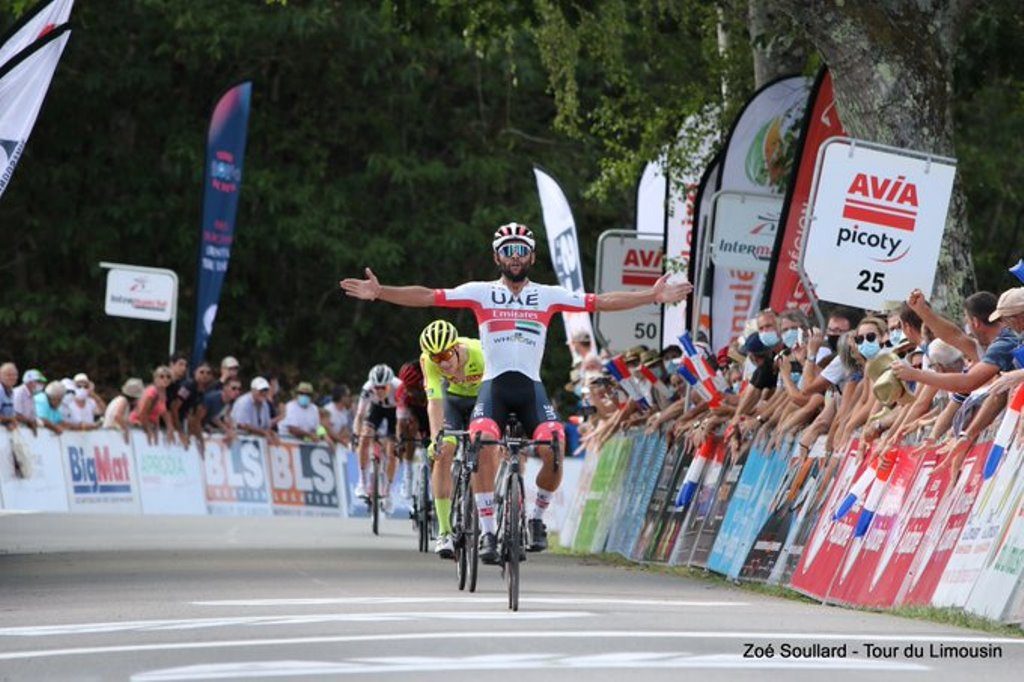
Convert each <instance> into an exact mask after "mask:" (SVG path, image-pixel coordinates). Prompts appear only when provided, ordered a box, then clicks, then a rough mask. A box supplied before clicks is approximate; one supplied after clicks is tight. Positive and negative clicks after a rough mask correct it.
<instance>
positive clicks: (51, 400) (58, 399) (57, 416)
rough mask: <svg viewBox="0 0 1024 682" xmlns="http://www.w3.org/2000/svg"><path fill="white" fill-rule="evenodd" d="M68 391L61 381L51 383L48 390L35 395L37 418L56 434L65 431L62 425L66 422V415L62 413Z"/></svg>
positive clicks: (47, 386)
mask: <svg viewBox="0 0 1024 682" xmlns="http://www.w3.org/2000/svg"><path fill="white" fill-rule="evenodd" d="M66 392H67V389H66V388H64V384H63V383H61V382H59V381H51V382H50V383H48V384H46V389H45V390H43V391H42V392H41V393H37V394H36V395H35V398H34V399H35V401H36V417H37V418H38V419H39V423H40V424H42V425H43V426H45V427H46V428H48V429H50V430H51V431H53V432H54V433H57V434H59V433H61V432H62V431H63V430H64V429H63V427H62V426H61V423H62V422H63V421H64V414H63V412H61V409H60V408H61V403H62V401H63V400H64V394H65V393H66Z"/></svg>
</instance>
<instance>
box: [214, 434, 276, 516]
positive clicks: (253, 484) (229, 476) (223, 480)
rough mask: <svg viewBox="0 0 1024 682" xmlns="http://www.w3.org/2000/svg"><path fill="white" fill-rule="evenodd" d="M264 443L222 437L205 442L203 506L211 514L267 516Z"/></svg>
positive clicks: (268, 498) (267, 486)
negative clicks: (229, 439) (204, 496)
mask: <svg viewBox="0 0 1024 682" xmlns="http://www.w3.org/2000/svg"><path fill="white" fill-rule="evenodd" d="M264 447H265V445H264V442H263V440H262V439H256V438H236V439H235V440H234V441H232V442H231V444H230V445H229V444H228V443H226V442H225V440H224V437H223V436H213V437H211V438H209V439H208V440H207V441H206V457H205V458H204V459H203V463H204V464H205V472H206V508H207V509H208V510H209V512H210V514H212V515H214V516H270V515H271V511H270V491H269V483H268V481H267V466H266V457H265V456H264V452H263V450H264Z"/></svg>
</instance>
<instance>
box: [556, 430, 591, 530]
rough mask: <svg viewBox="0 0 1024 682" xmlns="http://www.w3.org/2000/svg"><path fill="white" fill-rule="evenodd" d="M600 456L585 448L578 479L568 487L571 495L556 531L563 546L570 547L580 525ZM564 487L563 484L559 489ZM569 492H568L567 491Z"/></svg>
mask: <svg viewBox="0 0 1024 682" xmlns="http://www.w3.org/2000/svg"><path fill="white" fill-rule="evenodd" d="M600 457H601V453H600V451H598V450H589V449H588V450H587V451H586V452H585V454H584V455H583V461H582V463H581V464H580V473H579V480H578V481H577V483H576V486H575V487H574V488H569V489H568V490H570V491H571V495H572V497H571V498H570V504H569V505H568V509H566V512H565V520H564V522H563V524H562V528H561V530H560V531H559V533H558V542H559V544H561V545H562V547H565V548H571V547H572V545H573V541H574V540H575V538H576V530H577V529H578V528H579V526H580V518H581V517H582V515H583V506H584V504H585V503H586V500H587V495H589V494H590V485H591V483H592V482H593V480H594V471H596V470H597V460H598V459H599V458H600ZM562 489H564V486H562V487H560V488H559V490H562ZM567 494H569V493H567Z"/></svg>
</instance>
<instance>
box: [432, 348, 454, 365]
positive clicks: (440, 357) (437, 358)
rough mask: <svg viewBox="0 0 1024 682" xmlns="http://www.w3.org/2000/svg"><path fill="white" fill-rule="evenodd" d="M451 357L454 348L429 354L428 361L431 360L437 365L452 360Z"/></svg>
mask: <svg viewBox="0 0 1024 682" xmlns="http://www.w3.org/2000/svg"><path fill="white" fill-rule="evenodd" d="M453 355H455V347H454V346H452V347H451V348H449V349H448V350H443V351H441V352H440V353H431V354H430V359H431V360H433V361H434V362H437V363H441V362H448V361H449V360H451V359H452V356H453Z"/></svg>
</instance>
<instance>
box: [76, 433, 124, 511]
mask: <svg viewBox="0 0 1024 682" xmlns="http://www.w3.org/2000/svg"><path fill="white" fill-rule="evenodd" d="M60 445H61V449H62V450H63V453H64V474H65V476H66V479H67V484H68V501H69V508H70V510H71V511H73V512H76V511H80V512H86V513H99V514H138V513H140V512H141V511H142V507H141V502H140V498H139V484H138V479H137V476H136V471H135V457H134V456H133V454H132V448H131V446H130V445H128V444H127V443H125V442H124V438H123V437H122V436H121V434H120V433H117V432H114V431H106V430H104V431H65V432H64V433H63V434H61V437H60Z"/></svg>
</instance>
